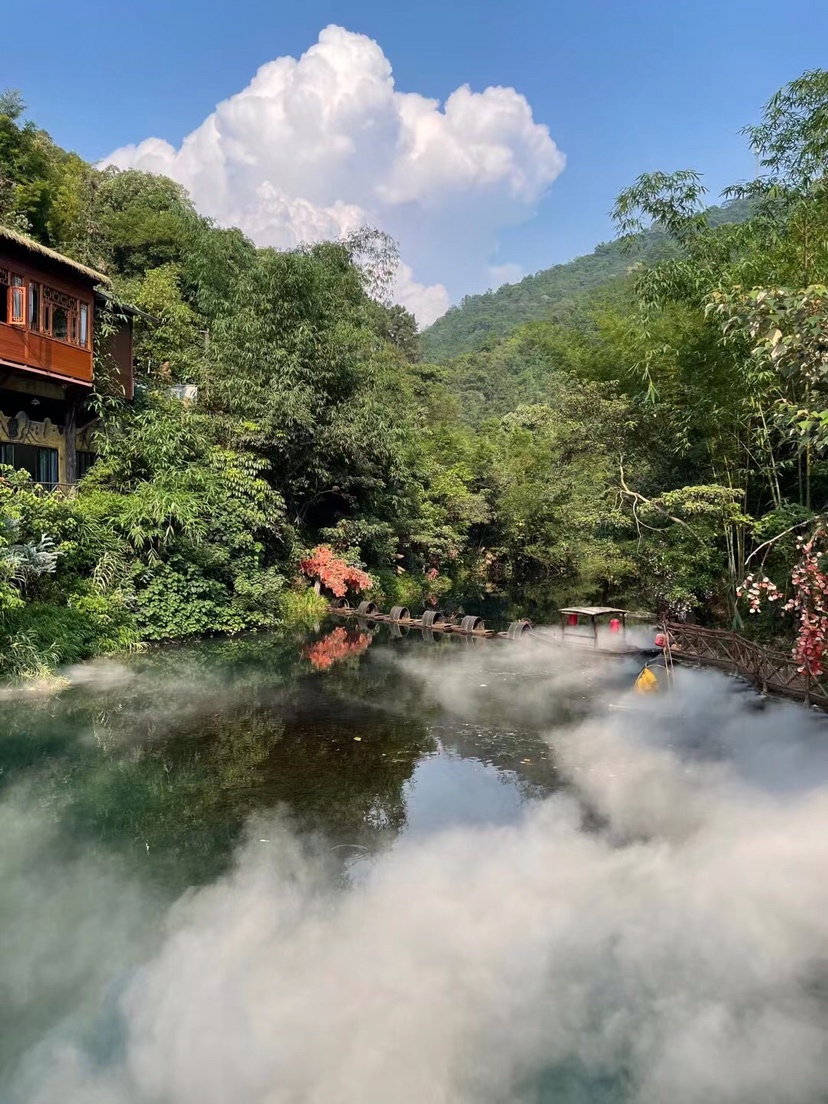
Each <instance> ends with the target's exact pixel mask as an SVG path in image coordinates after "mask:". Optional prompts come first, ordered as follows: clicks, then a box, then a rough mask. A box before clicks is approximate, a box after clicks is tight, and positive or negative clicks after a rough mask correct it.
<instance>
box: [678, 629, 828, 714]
mask: <svg viewBox="0 0 828 1104" xmlns="http://www.w3.org/2000/svg"><path fill="white" fill-rule="evenodd" d="M664 631H665V634H666V636H667V641H668V645H667V649H668V651H669V654H670V657H671V658H672V659H673V660H674V661H675V662H681V663H690V664H698V665H700V666H703V667H716V668H718V669H719V670H720V671H728V672H730V673H731V674H736V675H741V676H742V678H745V679H747V681H748V682H751V683H753V685H754V686H755V687H756V688H757V690H761V691H762V693H766V694H767V693H770V694H779V695H781V696H782V697H785V698H792V699H793V700H795V701H800V702H804V703H805V704H806V705H817V706H819V707H820V708H822V709H828V683H826V680H825V679H816V678H813V677H812V676H811V675H809V674H808V672H807V671H802V670H800V667H799V664H798V663H797V661H796V660H795V659H794V657H793V656H792V655H791V654H790V653H789V652H780V651H775V650H773V649H770V648H763V647H762V645H761V644H755V643H754V642H753V641H752V640H746V639H745V637H743V636H740V635H739V634H738V633H735V632H729V631H728V630H726V629H706V628H703V627H702V626H701V625H684V624H680V623H678V622H667V623H666V624H665V626H664Z"/></svg>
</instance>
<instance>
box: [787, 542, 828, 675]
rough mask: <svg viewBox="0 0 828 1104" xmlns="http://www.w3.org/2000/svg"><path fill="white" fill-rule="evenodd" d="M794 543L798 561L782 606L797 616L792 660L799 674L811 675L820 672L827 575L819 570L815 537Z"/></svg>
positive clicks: (826, 628) (827, 629)
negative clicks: (796, 665)
mask: <svg viewBox="0 0 828 1104" xmlns="http://www.w3.org/2000/svg"><path fill="white" fill-rule="evenodd" d="M820 536H824V534H823V533H822V531H820V532H818V533H817V534H815V535H814V536H813V537H811V538H810V540H808V541H803V540H802V539H800V540H799V541H798V544H799V547H800V551H801V554H802V558H801V559H800V561H799V563H797V564H796V566H795V567H794V569H793V571H792V572H791V582H792V583H793V587H794V593H793V597H792V598H791V600H790V601H789V602H788V604H787V605H786V606H785V609H786V610H791V611H793V612H795V613H796V614H797V617H798V620H799V627H798V631H797V636H796V643H795V644H794V649H793V654H794V658H795V659H796V660H797V662H798V663H799V669H800V671H807V672H808V673H809V674H811V675H821V674H823V673H824V670H825V666H824V659H825V640H826V635H828V575H826V573H825V571H823V569H822V565H821V562H820V561H821V557H822V552H821V550H820V549H819V547H818V538H819V537H820Z"/></svg>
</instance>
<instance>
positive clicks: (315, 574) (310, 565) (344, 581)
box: [299, 544, 373, 598]
mask: <svg viewBox="0 0 828 1104" xmlns="http://www.w3.org/2000/svg"><path fill="white" fill-rule="evenodd" d="M299 566H300V567H301V568H302V571H303V572H304V573H305V575H307V576H308V578H310V579H317V580H318V581H319V583H320V584H321V585H322V586H323V587H327V589H328V590H330V591H331V592H332V593H333V594H334V596H335V597H336V598H343V597H344V596H345V592H346V591H347V590H348V588H349V587H350V589H351V590H355V591H356V592H357V594H359V593H360V592H361V591H363V590H367V589H368V587H370V586H371V585H372V584H373V579H372V578H371V576H370V575H369V574H367V572H365V571H360V569H359V568H358V567H351V565H350V564H348V563H346V562H345V561H344V560H343V559H342V558H341V557H340V556H337V555H336V553H335V552H334V551H333V549H332V548H330V547H329V546H328V545H327V544H319V545H317V546H316V548H314V550H313V551H312V552H311V554H310V556H308V557H306V558H305V559H304V560H301V561H300V563H299Z"/></svg>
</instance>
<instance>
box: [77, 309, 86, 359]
mask: <svg viewBox="0 0 828 1104" xmlns="http://www.w3.org/2000/svg"><path fill="white" fill-rule="evenodd" d="M78 344H79V345H80V347H81V348H82V349H86V348H87V347H88V345H89V306H88V304H87V303H81V305H80V332H79V334H78Z"/></svg>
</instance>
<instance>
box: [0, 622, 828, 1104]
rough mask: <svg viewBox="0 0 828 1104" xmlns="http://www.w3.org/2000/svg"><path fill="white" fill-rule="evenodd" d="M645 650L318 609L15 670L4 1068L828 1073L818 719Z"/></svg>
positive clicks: (626, 1079) (0, 1042)
mask: <svg viewBox="0 0 828 1104" xmlns="http://www.w3.org/2000/svg"><path fill="white" fill-rule="evenodd" d="M637 669H638V664H637V663H636V662H635V661H633V660H626V659H625V660H619V659H601V658H598V657H595V656H591V655H584V654H577V653H571V652H569V651H564V650H562V649H561V648H559V647H555V646H554V645H552V644H550V643H549V642H545V641H542V640H541V641H536V642H534V643H531V644H525V645H524V644H520V645H513V644H509V643H507V642H502V641H461V640H458V639H451V638H443V639H441V638H439V637H437V638H435V641H434V642H433V643H431V644H428V643H426V642H424V641H423V639H422V638H421V637H420V636H418V635H416V634H413V633H412V634H409V635H408V636H406V637H397V638H394V637H392V636H391V635H390V634H389V633H388V632H387V630H369V629H368V628H367V627H365V626H363V627H362V628H360V627H359V626H356V625H338V624H337V625H326V626H323V627H321V628H320V630H319V631H318V632H316V633H313V634H309V635H307V636H305V635H302V634H297V633H295V632H293V633H283V634H278V635H273V636H267V637H254V638H245V639H237V640H231V641H213V642H206V643H200V644H198V645H193V646H189V647H181V648H169V649H158V650H155V651H152V652H150V653H145V654H143V655H135V656H131V657H129V658H127V659H125V660H120V661H111V660H108V661H99V662H95V663H91V664H88V665H85V666H84V667H81V668H78V669H76V670H74V671H72V672H69V678H70V683H71V685H69V686H68V687H67V688H66V689H64V690H62V691H61V692H60V693H58V694H56V695H54V696H52V697H49V698H43V699H38V700H35V699H34V698H31V699H26V700H25V701H23V700H20V699H16V700H9V701H6V702H4V703H3V704H2V705H0V840H2V844H0V878H2V886H3V892H2V900H1V901H0V946H2V954H0V1017H2V1027H0V1100H3V1101H6V1100H8V1101H11V1102H14V1104H17V1102H18V1101H20V1102H23V1101H31V1100H35V1101H42V1102H44V1104H47V1102H48V1104H51V1102H52V1101H54V1102H57V1101H60V1102H61V1104H65V1102H68V1104H75V1102H86V1101H94V1102H101V1104H110V1102H113V1104H114V1102H115V1101H119V1102H120V1101H125V1100H126V1101H136V1102H140V1104H190V1102H193V1104H195V1102H198V1104H212V1102H214V1101H215V1102H216V1104H219V1102H222V1104H223V1102H226V1101H234V1102H236V1101H238V1102H242V1104H248V1102H250V1104H259V1102H261V1104H271V1102H272V1104H282V1102H285V1104H288V1102H290V1104H293V1102H296V1104H299V1102H305V1101H307V1102H309V1104H328V1102H330V1104H351V1102H357V1101H359V1102H361V1104H362V1102H366V1104H374V1102H377V1104H379V1102H380V1101H383V1102H386V1101H392V1102H396V1101H399V1102H401V1104H409V1102H411V1104H413V1102H415V1101H416V1102H418V1104H420V1102H431V1101H434V1102H437V1101H440V1102H442V1101H460V1102H465V1101H468V1102H471V1101H475V1102H487V1101H492V1102H503V1104H507V1102H509V1104H513V1102H520V1104H523V1102H527V1104H528V1102H537V1101H562V1102H570V1101H578V1102H580V1101H584V1102H587V1101H589V1102H594V1101H599V1102H600V1101H605V1100H606V1101H641V1102H642V1104H643V1102H649V1101H663V1100H667V1099H669V1100H671V1101H685V1100H686V1101H695V1100H700V1099H702V1097H704V1098H705V1099H711V1098H712V1099H714V1100H728V1101H742V1100H744V1101H746V1102H747V1101H752V1102H753V1101H757V1100H769V1101H770V1100H785V1101H793V1102H798V1101H802V1102H803V1104H804V1102H806V1101H812V1100H816V1099H821V1098H823V1096H824V1094H825V1092H826V1090H828V1075H826V1073H825V1069H824V1062H822V1060H821V1053H822V1026H823V1024H824V1016H825V1012H826V1008H825V992H826V983H827V982H828V971H826V966H825V964H826V963H828V940H826V934H825V933H826V928H825V924H824V916H825V915H826V913H828V876H826V875H828V856H826V846H825V844H824V842H823V841H824V840H825V839H826V838H828V837H826V833H825V829H826V828H828V737H826V733H825V729H824V725H823V723H822V721H821V719H818V718H815V717H812V716H810V715H809V714H808V713H806V712H805V711H804V710H801V709H799V708H797V707H793V706H774V705H771V706H769V707H768V708H767V709H765V710H763V711H761V712H759V711H757V710H756V709H755V708H752V707H753V706H755V705H756V699H755V698H754V697H753V695H751V694H749V693H745V692H734V691H736V690H737V689H739V688H738V687H736V686H735V685H734V684H733V683H731V682H729V681H728V680H726V679H724V678H722V677H719V676H711V675H703V674H699V673H696V672H683V673H681V674H680V676H679V679H678V683H677V689H676V692H675V693H674V694H673V695H671V696H669V698H666V697H665V698H664V699H662V700H653V701H646V702H644V701H642V702H639V703H638V704H637V705H636V706H635V708H632V709H631V708H629V705H630V701H629V695H628V694H627V689H628V687H629V686H630V685H631V682H632V679H633V678H634V675H635V673H636V671H637ZM625 703H626V707H625V708H621V706H622V705H624V704H625ZM783 1069H784V1070H785V1071H786V1072H784V1075H783V1072H782V1071H783Z"/></svg>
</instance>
